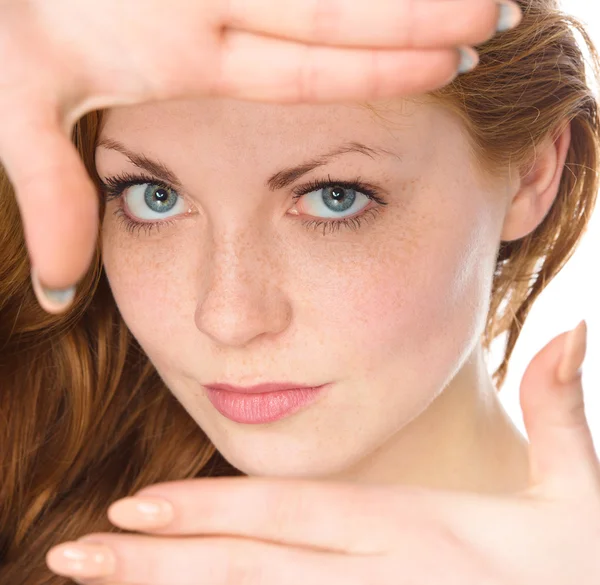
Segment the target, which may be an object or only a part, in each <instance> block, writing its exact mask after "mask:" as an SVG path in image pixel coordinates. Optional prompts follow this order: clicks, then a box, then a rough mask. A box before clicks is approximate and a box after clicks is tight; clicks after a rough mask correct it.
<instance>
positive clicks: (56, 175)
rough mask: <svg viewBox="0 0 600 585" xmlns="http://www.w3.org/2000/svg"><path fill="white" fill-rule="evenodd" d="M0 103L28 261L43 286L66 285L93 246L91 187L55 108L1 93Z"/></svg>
mask: <svg viewBox="0 0 600 585" xmlns="http://www.w3.org/2000/svg"><path fill="white" fill-rule="evenodd" d="M1 108H2V111H4V112H10V114H9V115H7V116H5V117H4V119H3V120H2V124H1V125H0V159H1V160H2V163H3V166H4V168H5V171H6V173H7V175H8V178H9V179H10V181H11V182H12V184H13V187H14V189H15V195H16V198H17V202H18V205H19V208H20V210H21V216H22V220H23V226H24V232H25V239H26V242H27V247H28V250H29V254H30V259H31V262H32V265H33V266H34V267H35V270H36V272H37V275H38V278H39V280H40V281H41V282H42V283H43V284H44V285H45V286H46V287H48V288H50V289H65V288H68V287H70V286H72V285H74V284H75V283H76V282H77V281H78V280H79V279H80V278H81V276H82V275H83V274H84V272H85V271H86V269H87V268H88V266H89V264H90V262H91V259H92V255H93V252H94V244H95V240H96V235H97V225H98V200H97V196H96V194H95V187H94V185H93V183H92V181H91V179H90V178H89V176H88V174H87V171H86V169H85V166H84V165H83V162H82V160H81V158H80V156H79V155H78V153H77V151H76V150H75V147H74V145H73V144H72V142H71V141H70V139H69V138H68V136H67V135H66V133H65V131H64V130H63V128H62V126H61V123H60V120H59V116H58V114H57V113H56V112H57V110H56V109H55V108H53V107H52V106H50V105H48V104H44V103H33V102H32V101H29V103H24V102H23V101H18V100H16V99H11V100H9V99H3V100H2V104H1ZM38 292H39V291H36V293H38ZM40 302H41V303H42V304H43V305H44V307H45V308H46V310H50V311H51V312H60V311H54V310H53V309H52V306H51V305H48V304H47V303H45V302H44V300H43V299H40Z"/></svg>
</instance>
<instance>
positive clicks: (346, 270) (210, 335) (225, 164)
mask: <svg viewBox="0 0 600 585" xmlns="http://www.w3.org/2000/svg"><path fill="white" fill-rule="evenodd" d="M377 110H378V111H379V112H380V113H381V114H382V116H383V118H381V117H377V116H376V115H374V114H373V112H371V111H370V110H368V109H367V108H364V107H362V106H360V105H331V106H330V105H326V106H315V105H293V106H289V105H287V106H283V105H271V104H257V103H251V102H238V101H233V100H225V99H218V100H202V101H189V102H184V101H181V102H160V103H155V104H144V105H139V106H134V107H126V108H118V109H113V110H111V111H109V112H107V113H106V124H105V126H104V127H103V130H102V133H101V136H100V140H101V141H117V142H119V143H120V144H121V145H123V146H124V147H126V148H127V149H128V150H129V151H131V152H133V153H135V154H136V155H137V156H138V157H139V156H145V157H146V160H148V159H152V160H155V161H161V162H162V163H163V165H164V166H166V167H168V168H169V169H171V171H172V172H173V173H174V174H175V175H176V177H177V180H178V181H179V183H180V186H178V187H177V188H175V187H174V186H173V185H172V183H168V186H167V188H164V187H163V186H161V183H159V184H156V183H152V182H149V180H146V184H144V183H143V181H141V182H140V184H138V185H134V186H131V187H128V188H126V190H125V191H124V192H123V198H122V199H121V201H122V203H123V206H124V207H123V209H121V208H120V206H119V201H118V200H117V199H113V200H111V201H110V202H109V203H108V206H107V211H106V215H105V218H104V227H103V257H104V263H105V268H106V272H107V275H108V278H109V281H110V285H111V288H112V291H113V294H114V297H115V300H116V302H117V304H118V307H119V309H120V311H121V314H122V316H123V318H124V320H125V322H126V323H127V325H128V326H129V328H130V330H131V331H132V333H133V335H134V336H135V337H136V338H137V340H138V341H139V343H140V344H141V346H142V348H143V349H144V350H145V352H146V353H147V354H148V356H149V358H150V359H151V360H152V362H153V364H154V365H155V367H156V369H157V370H158V372H159V374H160V375H161V377H162V379H163V380H164V382H165V383H166V384H167V386H168V387H169V388H170V390H171V391H172V392H173V394H174V395H175V396H176V397H177V399H178V400H179V401H180V402H181V403H182V405H183V406H184V408H185V409H186V410H187V411H188V412H189V414H190V415H191V416H192V417H193V418H194V419H195V420H196V421H197V423H198V424H199V425H200V426H201V427H202V429H203V430H204V431H205V433H206V434H207V435H208V437H209V438H210V439H211V440H212V442H213V443H214V444H215V446H216V447H217V449H218V450H219V451H220V452H221V453H222V454H223V455H224V457H225V458H226V459H227V460H229V461H230V462H231V463H232V464H233V465H234V466H236V467H237V468H238V469H240V470H242V471H243V472H245V473H247V474H249V475H266V474H268V475H276V476H305V477H321V476H331V475H336V474H343V473H344V471H345V470H349V469H352V468H353V467H356V466H358V465H360V463H361V461H368V460H369V459H370V458H372V457H375V456H376V454H377V453H378V452H381V450H385V448H386V446H387V445H389V444H390V442H393V441H394V440H395V438H396V437H399V436H401V435H402V432H403V429H405V428H407V425H408V424H409V423H410V422H411V421H413V419H415V418H416V417H418V416H419V415H421V414H422V413H423V412H424V411H426V409H427V408H428V407H429V406H430V404H431V403H432V401H433V400H434V399H435V398H436V397H437V396H438V395H439V394H440V393H441V392H442V390H444V389H445V388H446V387H448V391H450V390H449V389H451V388H453V387H455V386H456V385H457V384H459V383H460V380H463V381H464V380H465V379H467V378H466V377H465V376H463V377H462V378H461V376H460V375H459V374H460V372H462V371H464V369H465V368H466V367H469V365H468V362H467V360H468V358H469V356H470V355H472V353H473V351H474V350H475V348H476V347H478V344H479V338H480V335H481V333H482V331H483V328H484V325H485V319H486V315H487V310H488V303H489V297H490V292H491V283H492V276H493V271H494V266H495V258H496V253H497V250H498V246H499V243H500V239H501V233H502V225H503V220H504V217H505V213H506V204H507V194H508V191H509V185H508V181H498V180H496V181H495V182H492V181H491V180H490V179H485V177H484V175H483V174H482V173H481V172H480V171H479V170H478V167H477V163H476V161H475V159H474V155H473V154H472V152H471V150H470V148H469V144H468V141H467V137H466V134H465V132H464V130H463V128H462V125H461V122H460V121H459V120H458V119H457V118H455V117H454V116H453V115H452V114H451V113H450V112H449V111H447V110H446V109H444V108H443V107H442V106H440V105H436V104H434V103H433V102H431V101H430V102H426V101H425V100H418V101H417V100H411V101H408V100H398V101H396V102H395V103H394V104H393V105H391V106H390V107H388V108H386V109H383V108H382V106H381V105H378V106H377ZM112 145H113V146H114V142H113V144H112ZM331 153H337V154H335V155H334V156H329V154H331ZM96 163H97V170H98V174H99V176H100V178H101V179H102V180H103V181H105V180H106V179H107V178H108V177H111V176H115V175H120V174H123V173H132V174H139V173H141V172H143V173H144V174H146V175H148V172H147V171H142V170H141V169H140V168H138V167H137V166H136V165H134V164H133V163H132V162H131V161H130V160H129V159H128V158H127V157H126V156H125V155H124V154H122V153H121V152H118V151H117V150H115V149H114V148H107V147H105V146H99V148H98V149H97V151H96ZM316 163H318V164H316ZM290 168H294V169H295V170H294V171H293V172H288V171H287V170H286V169H290ZM150 176H151V177H152V179H159V178H160V177H159V176H158V175H156V174H152V175H150ZM319 181H331V183H332V185H331V186H328V187H327V186H326V187H320V186H319ZM353 182H359V183H361V186H360V187H358V186H356V187H352V186H349V185H348V183H353ZM336 184H337V185H339V186H336ZM169 185H170V186H169ZM301 193H306V194H304V195H299V194H301ZM369 196H373V198H372V199H371V198H369ZM115 212H117V215H115ZM123 214H125V215H129V216H130V217H131V218H133V219H135V220H137V221H142V222H162V223H161V224H160V225H154V226H153V227H152V229H151V230H150V231H149V232H148V231H146V230H145V229H143V228H141V229H140V227H136V228H135V230H134V231H133V232H132V231H131V230H128V229H127V227H126V226H125V223H124V221H123V220H124V219H125V218H124V217H123ZM327 222H336V223H327ZM145 227H148V225H146V226H145ZM268 382H289V383H294V384H305V385H308V386H319V385H323V384H328V386H327V387H325V388H324V389H323V390H321V391H320V393H319V394H317V395H316V400H314V401H313V402H312V403H311V404H309V405H306V406H304V407H303V408H301V409H300V410H297V411H296V412H294V413H292V414H290V415H288V416H284V417H283V418H280V419H278V420H275V421H271V422H260V421H259V422H257V421H256V420H254V421H253V422H239V421H235V420H231V419H230V418H227V416H224V415H223V414H221V412H220V411H219V410H217V408H216V407H215V406H214V405H213V403H212V402H211V401H210V400H209V398H208V395H207V392H206V389H205V386H206V385H210V384H215V383H224V384H232V385H239V386H250V385H254V384H259V383H268ZM463 383H464V382H463ZM247 399H248V400H253V399H251V398H247ZM256 400H257V401H258V402H257V403H256V404H258V403H259V402H260V400H261V399H260V398H258V397H257V398H256ZM273 400H275V402H277V400H276V399H273ZM263 402H264V400H263ZM271 405H273V402H271ZM257 408H258V407H257ZM456 410H457V412H455V413H452V412H448V413H447V416H448V417H452V416H454V415H456V416H459V413H458V408H457V409H456ZM245 412H246V414H247V415H248V416H250V414H252V413H249V412H248V411H245ZM252 412H253V413H254V415H255V416H256V412H257V411H256V410H254V411H252ZM449 420H450V419H449ZM430 431H431V432H433V431H434V429H430ZM447 439H448V440H452V438H451V437H447ZM415 448H417V446H416V445H415Z"/></svg>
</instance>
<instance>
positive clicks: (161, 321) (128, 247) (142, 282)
mask: <svg viewBox="0 0 600 585" xmlns="http://www.w3.org/2000/svg"><path fill="white" fill-rule="evenodd" d="M149 239H150V238H145V237H144V236H143V235H142V236H140V238H139V241H138V240H137V239H136V238H133V237H131V236H129V235H128V234H124V233H122V232H120V231H119V228H118V227H116V226H112V225H110V226H107V227H106V229H105V230H103V244H102V246H103V249H102V259H103V263H104V269H105V271H106V275H107V277H108V280H109V283H110V288H111V291H112V294H113V297H114V299H115V302H116V304H117V307H118V309H119V312H120V313H121V315H122V317H123V319H124V321H125V323H126V324H127V326H128V327H129V329H130V330H131V333H132V334H133V335H134V337H136V339H137V340H138V341H139V342H140V344H141V345H142V347H144V349H145V350H149V349H150V347H151V346H152V345H153V344H156V340H164V339H166V338H170V337H171V335H172V334H175V333H176V331H177V330H178V329H180V326H181V325H180V324H179V323H178V322H177V321H178V319H177V315H184V313H183V312H182V311H181V310H180V304H181V301H182V298H183V296H184V295H185V294H187V293H185V292H184V291H185V290H186V289H185V284H186V283H184V282H181V270H179V269H178V266H179V265H178V263H177V262H174V251H173V250H172V247H171V246H168V245H167V244H166V242H165V245H161V244H160V243H158V245H149V241H148V240H149ZM178 278H179V280H178ZM188 286H191V283H188ZM166 336H168V337H166Z"/></svg>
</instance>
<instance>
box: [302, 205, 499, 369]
mask: <svg viewBox="0 0 600 585" xmlns="http://www.w3.org/2000/svg"><path fill="white" fill-rule="evenodd" d="M452 209H455V210H456V203H454V204H453V205H452V206H450V207H449V209H448V213H444V211H445V210H441V212H440V213H438V214H436V215H432V216H431V217H433V218H434V219H432V220H430V219H423V217H425V215H423V216H422V217H421V218H420V219H419V218H414V220H413V221H412V223H411V225H413V226H414V227H413V228H412V230H411V231H410V233H409V232H408V231H407V228H406V223H404V222H403V223H404V225H401V223H400V222H399V223H398V225H397V226H396V227H395V228H394V229H389V230H387V233H386V234H385V237H384V238H382V239H375V240H373V242H377V241H380V242H381V241H385V245H380V246H377V245H376V244H375V243H371V244H368V245H365V243H364V241H363V242H362V243H361V245H357V246H355V247H353V248H350V251H348V249H344V256H343V258H341V257H340V258H336V259H335V260H334V259H333V257H332V256H331V255H328V254H324V253H322V254H321V255H319V254H317V255H315V254H313V255H311V258H310V259H308V258H307V259H305V264H304V266H303V267H302V274H303V275H304V276H303V278H304V279H305V282H306V281H309V282H314V283H317V284H316V285H315V286H314V288H313V289H312V291H305V292H306V293H307V294H309V295H310V298H306V299H304V302H303V303H302V304H301V303H298V306H306V307H308V308H307V309H306V311H307V315H309V317H307V319H304V320H302V319H300V320H299V321H300V322H301V323H302V324H303V325H305V324H306V323H307V321H309V322H310V325H312V326H313V327H314V328H317V330H319V323H320V330H321V335H326V336H327V339H326V340H325V342H326V345H328V346H329V347H330V348H332V347H335V348H336V349H335V351H334V353H336V354H337V355H338V356H340V358H341V359H342V360H344V361H345V363H344V365H345V366H347V367H356V366H357V364H359V363H360V364H361V366H362V367H363V368H364V369H365V371H367V372H369V373H372V372H375V371H377V370H380V369H381V367H382V364H383V363H385V362H387V363H392V362H394V363H397V364H398V363H400V362H399V360H400V361H401V362H403V363H404V364H405V366H406V367H407V368H409V369H411V368H414V371H415V372H423V371H424V368H425V369H426V368H428V367H431V365H432V363H440V364H442V363H443V364H446V365H447V364H448V363H449V362H451V361H454V360H456V359H457V356H458V354H459V353H461V352H463V351H464V350H465V346H466V345H467V344H469V342H470V340H472V339H473V335H474V334H475V333H476V331H477V330H478V329H479V328H480V327H481V326H482V325H483V323H484V321H485V318H486V316H487V309H488V305H489V295H490V292H491V282H492V276H493V262H491V261H492V260H493V248H494V243H495V240H494V238H493V237H491V234H493V229H492V224H490V222H489V221H488V219H487V217H486V215H485V210H484V209H483V208H482V210H480V212H478V213H475V212H472V213H470V214H469V215H465V214H463V215H462V217H460V216H459V215H458V214H457V216H456V217H453V216H452V215H451V214H452ZM459 211H460V210H459ZM454 213H455V214H456V211H454ZM346 360H347V362H346ZM429 360H434V362H431V363H430V361H429Z"/></svg>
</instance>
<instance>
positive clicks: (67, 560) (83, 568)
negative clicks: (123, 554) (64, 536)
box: [46, 542, 116, 579]
mask: <svg viewBox="0 0 600 585" xmlns="http://www.w3.org/2000/svg"><path fill="white" fill-rule="evenodd" d="M46 563H47V565H48V567H49V568H50V569H51V570H52V571H53V572H54V573H57V574H58V575H62V576H65V577H69V576H71V575H73V576H75V577H83V578H86V579H93V578H96V577H108V576H110V575H113V574H114V573H115V569H116V557H115V555H114V553H113V552H112V550H111V549H110V548H108V547H107V546H105V545H98V544H87V543H82V542H65V543H63V544H60V545H58V546H55V547H54V548H51V549H50V550H49V551H48V554H47V557H46Z"/></svg>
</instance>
